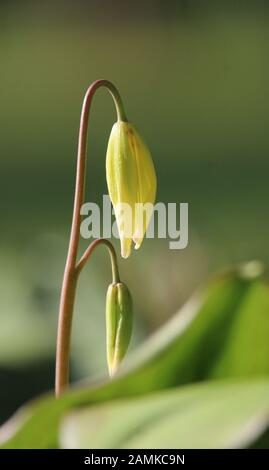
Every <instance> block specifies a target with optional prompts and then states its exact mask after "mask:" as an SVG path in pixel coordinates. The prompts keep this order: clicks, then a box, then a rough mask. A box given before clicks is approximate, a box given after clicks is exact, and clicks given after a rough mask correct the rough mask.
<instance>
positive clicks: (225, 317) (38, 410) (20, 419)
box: [0, 263, 269, 447]
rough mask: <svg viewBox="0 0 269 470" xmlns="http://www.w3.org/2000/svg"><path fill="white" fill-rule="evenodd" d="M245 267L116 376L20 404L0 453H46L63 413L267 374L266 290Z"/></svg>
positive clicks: (217, 283)
mask: <svg viewBox="0 0 269 470" xmlns="http://www.w3.org/2000/svg"><path fill="white" fill-rule="evenodd" d="M257 268H259V265H257V264H255V263H249V264H246V265H243V266H241V267H239V268H238V269H234V270H232V271H229V272H226V273H225V274H222V275H221V276H218V277H216V278H215V279H214V280H213V281H211V282H210V283H209V284H208V285H207V286H206V287H204V288H203V289H201V290H200V291H199V292H198V293H197V294H196V295H195V296H193V297H192V298H191V300H190V301H189V302H188V303H187V304H186V305H185V306H184V307H183V309H181V310H180V312H178V314H177V315H175V317H174V318H173V319H172V320H171V321H170V322H168V323H167V325H165V326H164V327H163V328H162V329H161V330H160V331H159V332H157V333H156V334H155V335H153V337H151V338H150V339H149V340H148V341H147V342H146V344H145V345H144V346H142V347H141V348H140V349H139V351H138V352H137V354H136V355H135V356H134V358H133V359H132V360H130V361H129V363H126V365H125V367H123V368H122V370H121V372H120V373H119V374H118V375H116V377H115V378H114V379H113V380H111V381H109V380H107V379H106V380H105V381H97V382H96V383H93V384H92V383H91V384H87V383H84V385H83V384H81V385H80V386H75V387H72V389H71V390H70V391H69V392H68V393H66V394H64V395H63V396H62V397H61V399H59V400H57V401H55V400H54V398H53V396H52V395H51V396H50V395H49V396H48V397H45V398H43V399H38V400H36V401H35V402H32V403H30V404H29V405H28V406H26V407H25V408H24V409H23V410H22V411H21V412H20V413H19V414H18V416H17V417H14V418H13V420H12V421H11V423H12V425H10V424H8V425H6V426H4V427H3V429H2V441H3V443H4V444H3V445H4V446H7V447H54V446H57V445H58V424H59V421H60V419H61V418H62V416H63V415H64V413H65V412H66V411H67V410H69V409H70V408H75V407H77V406H81V405H91V404H95V403H101V402H104V401H108V400H112V399H119V398H126V397H135V396H137V395H145V394H147V393H152V392H154V391H157V390H162V389H167V388H171V387H176V386H178V385H181V384H186V383H190V382H196V381H201V380H206V379H207V378H210V379H212V378H218V379H220V378H228V377H238V376H242V377H249V376H257V375H267V374H268V373H269V341H268V337H269V292H268V286H267V285H266V284H265V283H264V282H263V281H262V280H260V279H259V278H258V277H257V274H258V271H259V269H257ZM0 438H1V435H0Z"/></svg>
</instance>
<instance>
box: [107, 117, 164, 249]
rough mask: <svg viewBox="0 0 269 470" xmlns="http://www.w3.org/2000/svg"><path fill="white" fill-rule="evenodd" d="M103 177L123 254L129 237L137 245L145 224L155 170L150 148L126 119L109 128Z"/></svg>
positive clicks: (151, 205) (152, 196) (154, 184)
mask: <svg viewBox="0 0 269 470" xmlns="http://www.w3.org/2000/svg"><path fill="white" fill-rule="evenodd" d="M106 178H107V185H108V191H109V195H110V198H111V201H112V204H113V207H114V211H115V216H116V221H117V226H118V231H119V235H120V240H121V254H122V256H123V257H124V258H127V257H128V256H129V255H130V252H131V244H132V240H133V241H134V243H135V248H136V249H137V248H139V247H140V245H141V243H142V241H143V238H144V235H145V232H146V229H147V226H148V224H149V221H150V218H151V215H152V210H153V204H154V201H155V196H156V173H155V169H154V165H153V161H152V158H151V155H150V152H149V150H148V148H147V146H146V145H145V143H144V142H143V140H142V138H141V137H140V135H139V134H138V132H137V131H136V130H135V128H134V126H133V125H132V124H130V123H129V122H124V121H118V122H116V123H115V124H114V125H113V127H112V130H111V134H110V138H109V142H108V148H107V156H106Z"/></svg>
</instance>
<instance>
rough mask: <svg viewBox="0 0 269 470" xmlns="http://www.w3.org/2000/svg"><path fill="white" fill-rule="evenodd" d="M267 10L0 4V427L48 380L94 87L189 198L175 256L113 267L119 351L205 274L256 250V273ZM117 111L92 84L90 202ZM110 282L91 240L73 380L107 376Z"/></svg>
mask: <svg viewBox="0 0 269 470" xmlns="http://www.w3.org/2000/svg"><path fill="white" fill-rule="evenodd" d="M268 13H269V5H268V2H265V1H256V2H250V1H249V2H248V1H244V2H243V1H237V2H234V1H204V2H199V1H198V0H196V1H194V0H193V1H188V0H184V1H183V0H181V1H179V0H174V1H169V2H162V1H161V0H158V1H156V0H155V1H153V0H152V1H148V2H146V4H145V2H123V1H119V0H117V1H113V2H108V1H107V2H98V1H97V0H96V1H81V0H80V1H76V2H72V1H53V2H52V1H47V2H39V1H35V2H34V1H24V2H19V1H13V2H8V1H2V2H1V4H0V25H1V27H0V61H1V62H0V66H1V73H0V85H1V86H0V90H1V91H0V94H1V101H0V102H1V106H0V129H1V139H0V148H1V160H0V161H1V170H0V174H1V184H0V192H1V198H0V200H1V206H2V210H1V232H0V243H1V244H0V257H1V258H0V259H1V263H0V277H1V279H0V293H1V294H0V380H1V387H0V420H1V421H3V420H4V419H5V418H7V417H8V416H9V415H10V414H11V412H12V411H13V410H14V409H16V408H17V407H18V405H20V404H21V403H22V402H24V401H25V400H26V399H28V398H30V397H32V396H34V395H35V394H36V393H38V392H40V391H43V390H48V389H51V388H52V387H53V381H54V352H55V338H56V324H57V310H58V303H59V294H60V286H61V281H62V274H63V268H64V264H65V257H66V250H67V244H68V237H69V230H70V222H71V215H72V202H73V190H74V178H75V165H76V146H77V135H78V124H79V116H80V109H81V104H82V99H83V96H84V92H85V91H86V89H87V87H88V85H89V84H90V83H91V82H92V81H93V80H95V79H97V78H107V79H109V80H111V81H113V82H114V83H115V84H116V86H117V87H118V88H119V90H120V92H121V95H122V97H123V100H124V103H125V107H126V110H127V113H128V116H129V117H130V120H131V121H132V122H134V123H135V125H136V127H137V128H138V129H139V130H140V131H141V133H142V134H143V135H144V136H145V139H146V141H147V143H148V145H149V147H150V149H151V150H152V154H153V158H154V161H155V165H156V170H157V175H158V196H157V200H158V201H163V202H177V203H180V202H188V203H189V245H188V248H187V249H185V250H183V251H171V250H169V247H168V240H158V239H154V240H145V242H144V243H143V245H142V247H141V249H140V250H139V251H138V252H136V253H133V254H132V256H131V258H130V259H128V260H127V261H121V263H120V269H121V272H122V278H123V279H124V280H125V281H126V282H127V283H128V286H129V287H130V289H131V291H132V293H133V297H134V302H135V331H134V335H133V340H132V346H131V348H132V349H134V348H135V347H136V346H137V345H138V344H139V343H141V342H142V341H143V339H144V338H146V337H147V336H148V335H149V334H150V332H152V331H154V330H155V329H156V328H157V327H159V326H160V325H161V324H163V323H165V321H166V320H167V319H168V318H169V317H170V316H171V315H173V313H175V311H176V310H177V309H178V308H179V307H180V306H181V305H182V304H183V303H184V301H185V300H186V299H187V298H188V297H189V295H190V294H191V293H192V292H193V290H195V288H197V286H198V285H199V284H200V283H201V282H203V281H205V280H206V278H207V277H208V276H209V275H210V274H211V273H213V272H215V271H216V270H217V269H220V268H222V267H223V266H226V265H229V264H230V263H233V262H238V261H243V260H244V261H245V260H249V259H253V258H254V259H260V260H262V261H263V262H264V264H265V265H266V266H268V264H269V257H268V249H267V247H266V245H267V243H268V238H269V221H268V209H267V204H268V196H269V188H268V170H269V162H268V154H269V135H268V129H267V128H268V118H269V105H268V103H269V101H268V94H269V89H268V81H269V61H268V57H269V28H268V26H269V15H268ZM114 120H115V111H114V109H113V103H112V100H111V99H110V97H109V96H108V94H107V92H106V91H105V90H100V91H98V93H97V94H96V96H95V98H94V105H93V109H92V114H91V121H90V128H89V147H88V157H89V158H88V165H87V168H88V174H87V190H86V195H85V197H86V200H87V201H95V202H101V200H102V195H103V194H106V193H107V189H106V182H105V171H104V163H105V152H106V144H107V139H108V136H109V133H110V129H111V126H112V123H113V122H114ZM115 243H116V248H117V251H118V252H119V242H118V241H116V242H115ZM85 246H86V242H85V241H84V242H83V241H82V243H81V250H82V249H83V247H85ZM108 282H110V269H109V263H108V258H107V255H106V253H104V251H103V250H102V249H100V250H99V251H98V252H96V253H95V254H94V256H93V258H92V260H91V263H89V265H88V267H87V268H86V269H85V272H84V273H83V275H82V277H81V283H80V286H79V291H78V296H77V303H76V311H75V317H74V330H73V341H72V343H73V344H72V380H76V379H80V378H82V377H85V376H93V375H94V374H106V361H105V326H104V302H105V293H106V288H107V284H108Z"/></svg>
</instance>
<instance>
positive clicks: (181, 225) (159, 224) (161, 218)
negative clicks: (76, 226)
mask: <svg viewBox="0 0 269 470" xmlns="http://www.w3.org/2000/svg"><path fill="white" fill-rule="evenodd" d="M115 209H116V214H117V222H118V224H119V227H120V231H122V232H123V233H124V234H125V236H126V235H127V236H130V237H131V238H133V237H134V235H135V237H139V236H141V234H140V233H139V229H138V231H137V229H136V232H135V234H134V233H133V231H134V230H133V225H135V226H136V227H140V228H141V231H142V227H143V224H144V226H147V230H146V233H145V237H146V238H155V237H157V238H167V239H168V240H169V248H170V249H171V250H183V249H184V248H186V247H187V245H188V239H189V229H188V210H189V205H188V203H187V202H182V203H175V202H169V203H167V204H165V203H163V202H157V203H156V204H154V205H153V204H150V203H146V204H136V207H135V214H133V211H132V208H131V207H130V206H129V205H128V204H125V203H121V204H119V205H118V206H117V207H116V208H115ZM80 214H81V216H85V218H84V219H83V220H82V222H81V225H80V234H81V236H82V237H83V238H85V239H89V238H92V237H93V238H100V237H103V238H108V239H109V238H111V237H112V236H114V237H115V238H119V231H118V226H117V223H116V220H115V211H114V209H113V207H112V204H111V201H110V197H109V196H108V195H107V194H106V195H104V196H103V204H102V208H100V207H99V206H98V204H96V203H94V202H85V203H84V204H83V205H82V206H81V210H80ZM112 217H113V219H112ZM134 220H135V222H134ZM148 221H149V223H148Z"/></svg>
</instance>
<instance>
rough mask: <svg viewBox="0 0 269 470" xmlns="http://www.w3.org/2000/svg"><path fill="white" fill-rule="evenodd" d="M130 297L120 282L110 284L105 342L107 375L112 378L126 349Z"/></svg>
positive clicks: (128, 340)
mask: <svg viewBox="0 0 269 470" xmlns="http://www.w3.org/2000/svg"><path fill="white" fill-rule="evenodd" d="M132 304H133V303H132V297H131V294H130V292H129V289H128V287H127V286H126V285H125V284H123V283H122V282H118V283H114V284H110V285H109V287H108V290H107V296H106V338H107V339H106V340H107V364H108V370H109V375H110V376H113V375H114V374H115V372H116V371H117V369H118V367H119V364H120V363H121V361H122V359H123V358H124V356H125V354H126V351H127V349H128V346H129V343H130V339H131V334H132V324H133V305H132Z"/></svg>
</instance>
